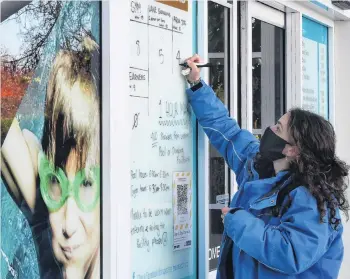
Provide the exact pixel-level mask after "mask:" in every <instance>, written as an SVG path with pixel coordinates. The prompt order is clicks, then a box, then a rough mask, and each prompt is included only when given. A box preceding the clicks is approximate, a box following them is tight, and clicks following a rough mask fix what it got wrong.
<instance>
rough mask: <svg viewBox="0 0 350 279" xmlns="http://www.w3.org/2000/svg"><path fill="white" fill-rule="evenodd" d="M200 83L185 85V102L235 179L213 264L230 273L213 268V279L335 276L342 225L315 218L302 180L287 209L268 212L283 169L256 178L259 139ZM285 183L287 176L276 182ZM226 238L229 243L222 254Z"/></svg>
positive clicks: (314, 207)
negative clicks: (193, 87) (279, 212)
mask: <svg viewBox="0 0 350 279" xmlns="http://www.w3.org/2000/svg"><path fill="white" fill-rule="evenodd" d="M202 84H203V86H202V87H201V88H199V89H197V90H195V91H194V92H193V91H192V90H191V89H188V90H187V95H188V99H189V102H190V104H191V106H192V109H193V111H194V113H195V114H196V116H197V119H198V121H199V123H200V125H201V126H202V128H203V130H204V131H205V133H206V134H207V136H208V137H209V140H210V142H211V143H212V144H213V145H214V146H215V147H216V149H217V150H218V151H219V152H220V154H221V155H222V156H223V157H224V158H225V160H226V163H227V164H228V165H229V167H230V168H231V169H232V170H233V171H234V172H235V174H236V178H237V183H238V185H239V188H238V191H237V192H236V193H235V195H234V197H233V199H232V202H231V205H230V207H232V208H237V209H238V208H239V210H237V211H234V210H233V213H228V214H227V215H226V216H225V220H224V232H223V241H222V245H221V248H220V250H221V255H220V258H219V266H224V267H226V268H229V269H230V270H231V269H232V274H233V275H229V276H227V275H225V274H223V273H222V272H220V270H221V269H220V270H219V269H218V272H217V279H233V278H235V279H272V278H284V279H285V278H289V279H292V278H293V279H335V278H337V276H338V272H339V269H340V266H341V262H342V259H343V252H344V251H343V250H344V248H343V242H342V232H343V227H342V225H340V226H339V227H338V229H337V230H335V229H333V228H332V227H331V225H330V224H329V223H328V222H327V220H328V217H327V216H326V217H325V221H326V222H325V223H321V222H320V214H319V211H318V209H317V203H316V200H315V198H314V197H313V196H312V195H311V194H310V192H309V191H308V190H307V188H305V187H303V186H300V187H297V188H296V189H294V190H293V191H292V192H291V193H290V197H291V200H292V203H291V205H290V207H289V208H288V209H287V211H286V212H285V213H284V214H283V215H282V216H279V217H273V216H274V215H272V214H271V210H269V209H271V208H272V207H273V206H274V205H276V198H277V195H278V192H274V191H271V192H272V194H270V195H267V196H266V194H268V193H269V192H270V190H271V189H272V187H273V186H275V185H276V182H278V181H279V180H280V179H281V178H282V177H283V176H284V175H285V174H286V172H280V173H278V174H277V175H276V177H271V178H267V179H259V175H258V173H257V172H256V171H255V168H254V161H253V159H254V157H255V155H256V154H257V152H258V150H259V141H258V140H257V139H256V138H255V137H254V136H253V135H252V134H251V133H250V132H249V131H247V130H243V129H240V127H239V126H238V124H237V122H236V121H235V120H233V119H231V118H230V117H229V114H228V111H227V109H226V108H225V106H224V105H223V104H222V102H221V101H220V100H219V99H218V98H217V97H216V96H215V93H214V92H213V90H212V89H211V87H209V86H207V85H206V84H205V83H204V82H202ZM287 184H288V180H287V181H286V182H285V183H284V184H283V186H282V187H284V186H285V185H287ZM262 196H264V197H263V198H262ZM287 198H288V197H287ZM339 216H340V215H339V211H338V217H339ZM326 219H327V220H326ZM228 243H231V245H232V248H230V250H229V253H226V254H225V255H224V252H223V251H225V250H227V248H229V247H227V245H228ZM232 243H233V244H232ZM231 253H232V254H231ZM231 259H232V260H231ZM231 261H232V262H231ZM228 277H230V278H228Z"/></svg>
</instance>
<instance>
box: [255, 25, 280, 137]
mask: <svg viewBox="0 0 350 279" xmlns="http://www.w3.org/2000/svg"><path fill="white" fill-rule="evenodd" d="M252 23H253V24H252V28H253V29H252V36H253V37H252V49H253V53H252V87H253V108H252V110H253V115H252V117H253V130H255V131H254V134H255V135H256V136H257V137H259V136H260V135H261V134H262V132H263V130H264V129H265V128H266V127H268V126H270V125H272V124H274V123H275V122H276V121H277V120H278V119H279V118H280V117H281V116H282V115H283V113H284V110H285V109H284V87H285V84H284V33H285V31H284V29H282V28H279V27H276V26H274V25H271V24H268V23H266V22H263V21H261V20H258V19H254V18H253V21H252Z"/></svg>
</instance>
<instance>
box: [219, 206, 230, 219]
mask: <svg viewBox="0 0 350 279" xmlns="http://www.w3.org/2000/svg"><path fill="white" fill-rule="evenodd" d="M230 209H231V208H229V207H227V206H226V207H224V208H223V209H221V213H222V214H221V218H222V222H224V219H225V216H226V214H227V213H228V212H229V211H230Z"/></svg>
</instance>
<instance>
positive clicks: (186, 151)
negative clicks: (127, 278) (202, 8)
mask: <svg viewBox="0 0 350 279" xmlns="http://www.w3.org/2000/svg"><path fill="white" fill-rule="evenodd" d="M129 43H130V69H129V89H130V91H129V95H130V108H131V111H130V129H131V130H132V136H131V166H130V176H131V185H130V194H131V199H132V208H131V212H130V218H131V225H132V226H131V232H130V233H131V240H132V243H131V247H132V250H131V254H132V277H133V278H140V279H141V278H174V279H175V278H176V279H179V278H187V277H190V276H191V275H193V274H194V273H195V269H196V263H195V262H194V261H195V260H194V258H193V255H194V254H195V253H194V251H193V249H194V241H195V239H194V238H193V235H194V233H193V229H194V226H195V223H196V222H195V219H194V216H193V215H194V214H192V213H193V210H194V202H193V197H192V178H193V167H192V166H193V158H192V155H193V150H192V148H193V147H192V146H193V142H192V134H193V131H192V126H191V121H190V120H191V114H190V110H189V107H188V103H187V98H186V95H185V88H186V84H185V79H184V77H183V76H182V75H181V67H180V66H179V63H180V62H182V61H183V60H184V59H185V58H187V57H190V56H191V55H192V3H191V1H190V2H188V1H184V0H177V1H169V0H165V1H152V0H138V1H130V42H129Z"/></svg>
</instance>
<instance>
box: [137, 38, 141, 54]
mask: <svg viewBox="0 0 350 279" xmlns="http://www.w3.org/2000/svg"><path fill="white" fill-rule="evenodd" d="M136 45H137V56H139V55H140V53H141V48H140V41H139V40H137V41H136Z"/></svg>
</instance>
